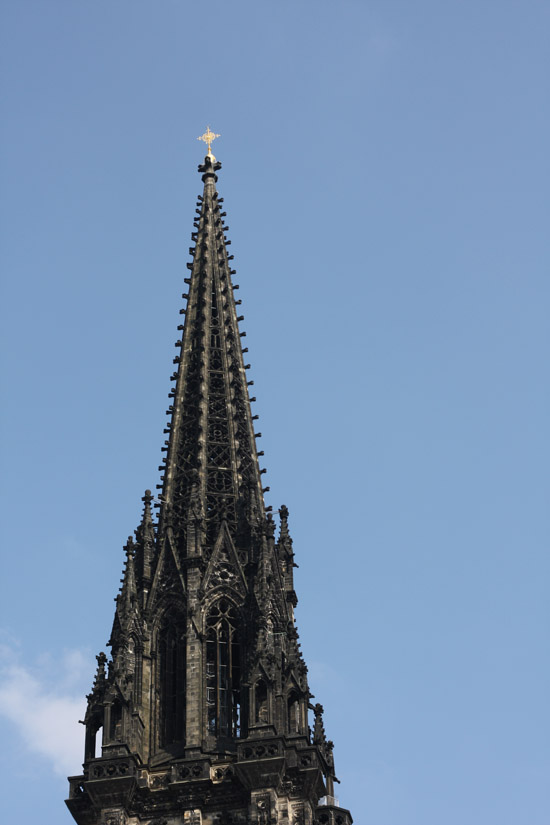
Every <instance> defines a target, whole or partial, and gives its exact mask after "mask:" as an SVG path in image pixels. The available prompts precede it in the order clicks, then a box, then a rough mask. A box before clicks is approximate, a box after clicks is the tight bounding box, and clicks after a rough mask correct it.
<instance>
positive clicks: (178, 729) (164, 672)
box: [158, 623, 185, 747]
mask: <svg viewBox="0 0 550 825" xmlns="http://www.w3.org/2000/svg"><path fill="white" fill-rule="evenodd" d="M158 663H159V678H158V687H159V702H160V707H159V710H160V713H159V744H160V746H161V747H164V746H166V745H170V744H172V743H174V742H182V741H183V739H184V738H185V632H184V626H183V623H170V624H167V625H166V626H165V627H164V628H163V629H162V630H161V631H160V633H159V642H158Z"/></svg>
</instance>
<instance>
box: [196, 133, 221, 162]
mask: <svg viewBox="0 0 550 825" xmlns="http://www.w3.org/2000/svg"><path fill="white" fill-rule="evenodd" d="M219 137H220V135H215V134H214V132H211V131H210V126H207V127H206V132H205V133H204V135H201V136H200V137H198V138H197V140H203V141H204V142H205V143H206V145H207V147H208V157H210V158H212V160H216V158H215V157H214V155H213V154H212V148H211V147H212V141H213V140H216V138H219Z"/></svg>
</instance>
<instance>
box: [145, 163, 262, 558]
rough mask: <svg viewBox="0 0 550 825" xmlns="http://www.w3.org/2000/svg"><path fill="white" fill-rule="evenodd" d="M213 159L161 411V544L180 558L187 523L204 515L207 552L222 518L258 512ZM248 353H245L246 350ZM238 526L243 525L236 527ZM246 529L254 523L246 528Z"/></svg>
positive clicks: (237, 519) (205, 167) (207, 167)
mask: <svg viewBox="0 0 550 825" xmlns="http://www.w3.org/2000/svg"><path fill="white" fill-rule="evenodd" d="M220 168H221V164H220V163H219V162H217V161H216V160H215V159H214V157H213V156H212V154H211V153H209V154H208V155H207V156H206V157H205V159H204V163H203V164H201V165H200V166H199V172H201V173H202V180H203V183H204V191H203V194H202V196H199V200H198V204H197V209H196V213H197V216H196V219H195V224H194V225H195V229H196V231H195V232H193V233H192V236H191V237H192V240H193V241H194V246H193V247H191V249H190V250H189V251H190V254H191V256H192V258H193V260H192V263H189V264H187V266H188V268H189V269H190V277H189V278H186V279H185V282H186V283H187V284H188V286H189V290H188V292H187V293H184V294H183V297H184V298H186V299H187V306H186V308H185V309H183V310H181V312H182V314H184V315H185V323H184V324H183V325H180V327H179V329H180V330H181V331H182V335H181V339H180V340H179V341H178V342H177V343H176V347H177V348H178V354H177V355H176V357H175V358H174V363H176V364H177V370H176V371H175V372H174V374H173V376H172V379H173V380H174V381H175V387H174V389H173V390H172V391H171V393H170V398H171V399H172V401H171V405H170V407H169V409H168V411H167V412H168V414H169V416H170V420H169V423H168V426H167V428H166V430H165V432H166V433H167V434H168V439H167V441H166V442H165V444H166V447H165V449H166V452H167V456H166V459H165V461H164V466H163V467H162V469H163V470H164V476H163V483H162V485H159V487H161V488H162V495H161V511H160V520H159V537H160V539H161V541H162V539H163V537H164V535H165V533H166V531H167V529H168V528H169V527H171V528H172V531H173V537H174V539H175V544H176V547H177V549H178V552H179V553H180V554H182V555H185V552H186V550H185V539H186V538H187V526H188V522H189V520H190V519H192V520H193V522H194V523H196V520H197V519H196V516H197V513H201V514H202V518H203V525H202V528H203V534H204V536H205V537H206V542H207V544H208V545H209V546H210V547H211V546H212V544H213V543H214V542H215V540H216V538H217V536H218V533H219V530H220V527H221V522H222V518H223V516H224V515H225V518H226V520H227V522H228V524H229V526H230V527H231V528H233V529H234V530H235V531H236V532H239V530H242V529H246V527H248V528H251V527H253V526H254V523H255V524H256V525H257V524H259V523H260V522H261V521H262V519H263V517H264V515H265V512H264V510H265V508H264V503H263V493H262V486H261V480H260V478H261V477H260V469H259V466H258V457H257V451H256V442H255V438H256V436H255V433H254V428H253V423H252V422H253V417H252V412H251V408H250V399H249V395H248V384H249V383H252V382H248V381H247V378H246V369H247V368H248V366H249V365H245V363H244V359H243V349H242V347H241V337H242V336H244V335H245V333H244V332H240V331H239V322H240V321H242V320H243V316H238V315H237V304H240V301H236V300H235V297H234V290H236V289H238V285H233V284H232V282H231V276H232V275H233V274H234V270H232V269H231V268H230V260H231V259H232V258H233V256H232V255H228V252H227V245H228V244H230V243H231V241H229V240H227V238H226V230H227V227H226V226H225V224H224V221H223V219H224V217H225V214H226V213H225V212H223V211H222V206H221V204H222V202H223V198H220V197H218V193H217V191H216V182H217V180H218V177H217V174H216V172H218V171H219V169H220ZM246 351H247V350H244V352H246ZM243 519H244V520H245V521H246V522H248V524H247V525H245V527H244V528H243ZM251 522H252V523H251Z"/></svg>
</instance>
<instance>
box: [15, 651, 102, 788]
mask: <svg viewBox="0 0 550 825" xmlns="http://www.w3.org/2000/svg"><path fill="white" fill-rule="evenodd" d="M0 655H1V657H2V661H3V662H4V664H3V666H2V667H1V668H0V679H1V681H0V714H1V715H2V716H4V717H6V718H7V719H9V720H10V722H11V723H12V724H13V725H14V726H15V729H16V731H17V733H18V735H19V737H20V738H21V740H22V741H23V743H24V744H25V746H26V747H27V748H28V750H29V751H30V752H32V753H35V754H39V755H40V756H42V757H45V758H46V759H47V760H48V761H49V762H50V764H51V766H52V768H53V770H54V771H55V772H56V773H57V774H60V775H62V776H67V775H68V774H75V773H77V772H78V770H79V767H80V765H81V763H82V757H83V745H84V731H83V728H82V726H81V725H79V724H78V720H79V719H82V718H83V714H84V711H85V699H84V695H83V690H82V687H81V686H79V683H81V682H82V677H83V675H84V673H85V674H86V676H87V677H90V676H91V672H90V661H89V659H88V658H87V657H85V656H84V655H83V654H82V653H81V652H80V651H68V652H66V653H65V654H63V656H62V657H61V661H54V659H53V657H52V656H51V655H50V654H45V655H44V656H42V657H40V660H39V663H38V665H37V666H36V667H32V668H31V667H28V666H24V665H23V664H21V663H20V661H19V658H18V656H17V654H16V653H15V652H14V650H13V647H7V646H0ZM53 670H55V681H54V683H53V684H52V671H53Z"/></svg>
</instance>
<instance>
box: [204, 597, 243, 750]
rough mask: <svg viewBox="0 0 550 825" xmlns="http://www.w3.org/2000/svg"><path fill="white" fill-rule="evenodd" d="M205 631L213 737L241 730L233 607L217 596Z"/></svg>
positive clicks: (237, 646) (238, 655) (210, 728)
mask: <svg viewBox="0 0 550 825" xmlns="http://www.w3.org/2000/svg"><path fill="white" fill-rule="evenodd" d="M206 624H207V633H206V706H207V714H208V730H209V732H210V733H213V734H215V735H216V736H233V737H238V736H240V733H241V692H240V683H241V650H240V640H239V632H238V630H239V628H238V620H237V615H236V611H235V608H234V607H233V605H232V604H231V603H230V602H229V601H228V600H227V599H220V601H218V602H216V603H215V604H214V605H213V606H212V607H211V609H210V611H209V613H208V617H207V623H206Z"/></svg>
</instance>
